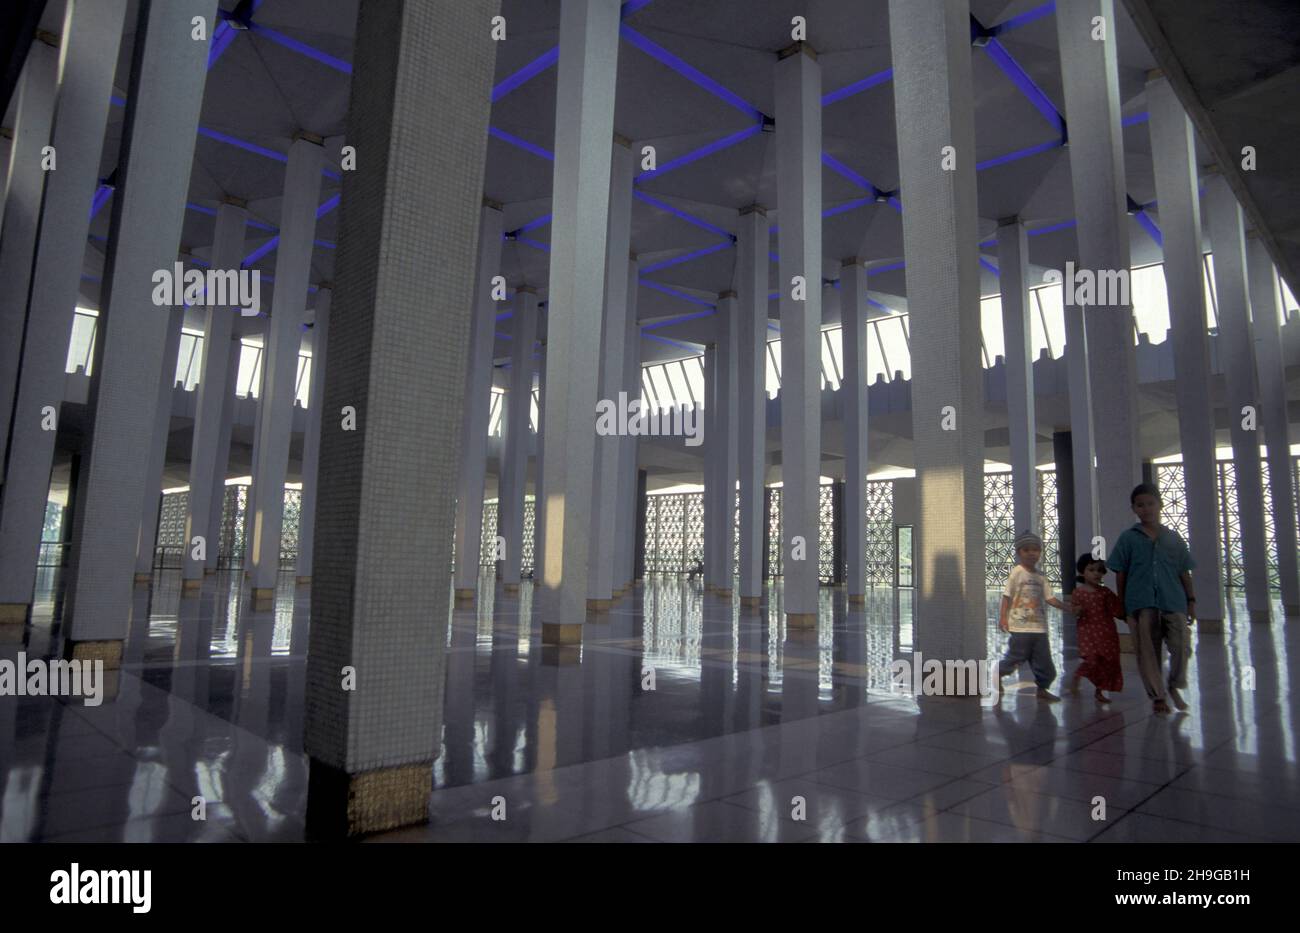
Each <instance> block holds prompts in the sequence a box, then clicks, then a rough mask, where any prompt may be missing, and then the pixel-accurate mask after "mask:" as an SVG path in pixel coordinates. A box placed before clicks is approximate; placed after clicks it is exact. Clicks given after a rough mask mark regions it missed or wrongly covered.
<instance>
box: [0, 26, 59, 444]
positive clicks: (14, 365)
mask: <svg viewBox="0 0 1300 933" xmlns="http://www.w3.org/2000/svg"><path fill="white" fill-rule="evenodd" d="M50 38H52V37H50ZM58 83H59V50H58V49H57V48H55V47H53V46H51V45H49V44H47V42H46V41H44V40H42V39H40V38H38V39H37V41H35V42H33V43H32V46H31V49H30V50H29V51H28V53H27V62H26V63H25V64H24V65H23V74H22V78H21V79H20V81H19V84H18V87H17V88H16V91H15V96H14V99H15V100H16V101H17V106H16V108H15V112H16V114H17V116H16V118H15V119H14V138H13V144H12V147H11V149H10V152H9V166H8V171H7V172H6V173H5V182H4V190H5V196H4V218H3V221H0V282H4V283H5V285H4V287H3V288H0V463H3V462H4V457H5V450H6V448H7V446H8V443H9V419H10V417H11V416H12V415H13V405H14V395H15V393H16V392H17V390H18V358H19V356H20V351H21V350H22V346H23V325H24V323H25V322H26V320H27V298H28V295H29V294H30V286H31V276H32V256H33V255H34V254H35V252H36V234H37V227H38V225H39V223H40V219H41V195H42V194H43V193H44V191H45V176H46V174H47V173H46V172H45V171H44V170H43V169H42V168H41V149H42V148H43V147H45V146H47V145H49V142H50V127H51V124H52V123H53V121H54V97H55V92H56V90H57V88H58Z"/></svg>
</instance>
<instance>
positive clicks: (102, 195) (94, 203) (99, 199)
mask: <svg viewBox="0 0 1300 933" xmlns="http://www.w3.org/2000/svg"><path fill="white" fill-rule="evenodd" d="M112 196H113V186H112V185H100V186H99V187H98V188H96V189H95V197H94V198H93V199H92V200H91V202H90V219H91V220H94V219H95V215H96V214H98V213H99V212H100V211H101V210H103V209H104V205H105V204H107V203H108V199H109V198H111V197H112Z"/></svg>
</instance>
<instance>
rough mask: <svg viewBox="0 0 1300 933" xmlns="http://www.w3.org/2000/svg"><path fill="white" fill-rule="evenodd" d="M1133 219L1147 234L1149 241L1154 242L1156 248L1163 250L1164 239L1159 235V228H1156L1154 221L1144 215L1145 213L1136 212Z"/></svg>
mask: <svg viewBox="0 0 1300 933" xmlns="http://www.w3.org/2000/svg"><path fill="white" fill-rule="evenodd" d="M1133 219H1134V220H1136V221H1137V222H1138V223H1139V224H1140V225H1141V226H1142V229H1143V230H1145V231H1146V232H1147V234H1148V235H1149V236H1150V237H1151V239H1153V240H1155V242H1156V246H1159V247H1160V248H1161V249H1164V247H1165V238H1164V237H1163V236H1161V235H1160V228H1159V227H1157V226H1156V223H1155V221H1154V220H1152V219H1151V218H1150V217H1148V216H1147V215H1146V212H1145V211H1138V212H1137V213H1136V214H1134V215H1133Z"/></svg>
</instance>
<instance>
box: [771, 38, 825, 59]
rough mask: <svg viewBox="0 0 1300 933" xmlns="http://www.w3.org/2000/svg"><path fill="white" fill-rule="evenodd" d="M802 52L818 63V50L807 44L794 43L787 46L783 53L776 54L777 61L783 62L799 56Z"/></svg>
mask: <svg viewBox="0 0 1300 933" xmlns="http://www.w3.org/2000/svg"><path fill="white" fill-rule="evenodd" d="M800 52H802V53H803V54H805V55H807V56H808V57H809V58H811V59H812V60H813V61H817V50H816V49H815V48H813V47H812V46H811V45H809V44H808V43H807V42H794V43H792V44H790V45H787V46H786V47H785V48H783V49H782V50H781V51H779V52H777V53H776V57H777V60H779V61H783V60H785V59H787V58H789V57H790V56H792V55H798V54H799V53H800Z"/></svg>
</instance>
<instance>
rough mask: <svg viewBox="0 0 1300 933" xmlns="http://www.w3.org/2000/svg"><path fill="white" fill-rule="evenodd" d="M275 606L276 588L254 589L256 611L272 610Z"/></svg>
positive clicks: (256, 587) (257, 587)
mask: <svg viewBox="0 0 1300 933" xmlns="http://www.w3.org/2000/svg"><path fill="white" fill-rule="evenodd" d="M274 606H275V588H274V587H270V586H267V587H262V586H255V587H253V608H254V609H255V610H262V609H271V608H274Z"/></svg>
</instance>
